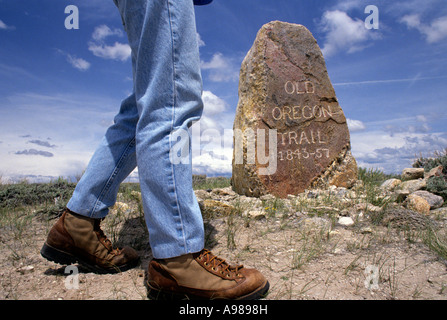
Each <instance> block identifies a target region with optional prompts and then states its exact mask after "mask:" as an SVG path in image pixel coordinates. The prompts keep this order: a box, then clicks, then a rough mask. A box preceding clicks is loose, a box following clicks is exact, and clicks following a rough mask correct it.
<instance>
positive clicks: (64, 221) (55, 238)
mask: <svg viewBox="0 0 447 320" xmlns="http://www.w3.org/2000/svg"><path fill="white" fill-rule="evenodd" d="M100 222H101V220H100V219H93V218H88V217H85V216H81V215H78V214H75V213H73V212H71V211H70V210H65V211H64V213H63V214H62V216H61V217H60V218H59V220H58V221H57V222H56V224H55V225H54V226H53V227H52V228H51V230H50V232H49V234H48V237H47V241H46V242H45V244H44V245H43V247H42V249H41V251H40V253H41V255H42V256H43V257H44V258H46V259H48V260H50V261H53V262H56V263H59V264H63V265H68V264H72V263H76V262H78V263H79V264H80V265H81V266H84V267H86V268H88V269H90V270H91V271H93V272H97V273H117V272H121V271H125V270H127V269H130V268H132V267H134V266H135V265H136V264H137V263H138V261H139V257H138V254H137V252H136V251H135V250H134V249H132V248H129V247H124V248H122V249H118V248H117V249H114V248H113V247H112V243H111V242H110V240H109V239H107V237H106V236H105V235H104V233H103V231H102V230H101V228H100Z"/></svg>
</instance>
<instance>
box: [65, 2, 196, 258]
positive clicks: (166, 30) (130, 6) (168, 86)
mask: <svg viewBox="0 0 447 320" xmlns="http://www.w3.org/2000/svg"><path fill="white" fill-rule="evenodd" d="M114 1H115V4H116V5H117V6H118V8H119V10H120V13H121V16H122V19H123V23H124V28H125V30H126V33H127V36H128V40H129V44H130V47H131V49H132V69H133V78H134V95H133V98H134V101H132V102H134V104H135V105H136V110H137V113H138V119H137V121H136V122H135V132H134V140H133V142H131V141H132V139H127V140H128V142H129V143H128V144H126V143H125V142H124V141H125V140H126V138H124V137H125V136H126V134H127V133H124V132H123V135H122V136H121V137H122V138H123V140H121V141H120V142H119V143H116V144H110V143H109V142H110V141H108V140H107V135H106V139H105V140H104V141H103V143H102V145H101V146H100V148H99V149H98V151H97V152H96V153H95V155H94V156H93V159H92V160H91V164H90V165H89V168H90V169H87V172H86V174H84V176H86V178H85V179H82V180H81V181H80V183H79V184H81V185H80V186H79V185H78V187H77V189H79V190H86V191H85V192H84V193H81V192H78V193H76V192H75V194H74V196H76V198H77V201H74V200H73V201H70V202H72V207H70V206H69V208H70V209H71V210H73V211H75V212H78V211H76V206H75V205H74V203H76V204H77V206H78V207H81V204H80V203H81V202H82V199H84V198H91V199H92V200H90V201H88V203H89V204H86V206H87V207H89V206H91V204H92V203H96V208H99V207H101V206H99V205H98V203H101V204H104V209H103V211H96V212H97V213H96V214H95V213H94V214H92V213H90V216H97V217H99V216H102V215H104V214H105V212H106V208H105V207H106V206H107V205H111V204H113V203H114V201H111V200H115V199H116V192H117V190H118V189H117V186H119V183H120V182H121V181H122V179H124V178H125V175H128V174H129V173H130V172H131V171H132V170H130V169H131V168H133V167H134V165H135V161H136V165H137V166H138V173H139V178H140V186H141V191H142V199H143V207H144V212H145V219H146V224H147V227H148V230H149V240H150V244H151V247H152V252H153V255H154V257H155V258H170V257H175V256H180V255H183V254H186V253H191V252H197V251H200V250H201V249H203V245H204V244H203V242H204V230H203V220H202V216H201V212H200V209H199V206H198V203H197V200H196V198H195V195H194V192H193V189H192V167H191V143H190V142H191V137H190V134H189V131H188V129H189V127H190V126H191V124H192V122H193V121H195V120H198V119H199V118H200V116H201V114H202V109H203V103H202V100H201V93H202V79H201V75H200V60H199V52H198V43H197V34H196V27H195V16H194V8H193V2H192V0H157V1H152V0H114ZM131 100H132V99H131V98H129V99H128V101H129V102H130V101H131ZM120 128H121V126H120ZM179 131H180V132H185V133H186V134H183V135H182V139H180V142H177V140H174V139H171V134H172V133H174V132H179ZM114 136H115V135H114ZM117 136H119V135H117ZM179 144H180V145H181V146H182V147H183V148H182V150H185V148H186V149H187V151H189V153H187V159H186V161H185V159H183V160H182V161H180V163H178V161H171V159H170V156H171V150H172V147H173V146H174V145H175V146H178V145H179ZM133 148H134V149H133ZM108 149H110V150H108ZM118 149H119V150H120V151H118ZM133 151H134V153H132V152H133ZM133 155H135V156H136V160H135V159H134V158H133ZM104 158H108V159H107V161H105V160H104ZM118 158H119V159H126V158H127V159H128V161H127V162H125V161H124V160H123V161H120V160H118ZM101 162H103V163H104V166H102V167H101V166H100V165H99V164H100V163H101ZM112 163H114V164H115V166H113V165H111V164H112ZM112 167H114V168H117V172H116V173H112V174H110V168H112ZM129 170H130V171H129ZM90 171H94V172H92V173H90ZM112 171H113V170H112ZM112 176H113V177H112ZM120 179H121V181H120ZM118 182H119V183H118ZM96 184H97V185H98V187H97V188H92V187H89V186H90V185H96ZM108 185H110V187H107V186H108ZM103 189H107V190H110V194H108V193H107V192H101V191H100V190H103ZM102 194H106V196H105V197H104V196H103V199H102V200H101V201H99V200H98V199H99V198H100V197H101V195H102ZM107 194H108V196H107ZM93 199H96V202H95V201H93ZM89 210H90V212H95V210H97V209H93V208H90V209H89ZM85 211H88V210H85V209H84V211H83V212H85ZM83 212H79V213H81V214H83Z"/></svg>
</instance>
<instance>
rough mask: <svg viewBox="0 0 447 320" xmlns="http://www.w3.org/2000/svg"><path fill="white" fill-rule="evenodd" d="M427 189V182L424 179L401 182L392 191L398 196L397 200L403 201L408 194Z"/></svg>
mask: <svg viewBox="0 0 447 320" xmlns="http://www.w3.org/2000/svg"><path fill="white" fill-rule="evenodd" d="M425 187H427V182H426V181H425V180H424V179H418V180H409V181H405V182H402V183H401V184H400V185H398V186H397V187H396V189H394V192H395V193H396V194H397V195H398V198H400V199H399V200H403V199H405V197H407V196H408V195H409V194H410V193H413V192H415V191H418V190H421V189H422V188H425Z"/></svg>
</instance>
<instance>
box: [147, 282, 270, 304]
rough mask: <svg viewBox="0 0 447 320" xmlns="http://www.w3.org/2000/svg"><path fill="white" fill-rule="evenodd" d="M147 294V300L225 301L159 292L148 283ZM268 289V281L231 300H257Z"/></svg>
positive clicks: (264, 294) (263, 295)
mask: <svg viewBox="0 0 447 320" xmlns="http://www.w3.org/2000/svg"><path fill="white" fill-rule="evenodd" d="M146 285H147V289H148V293H147V296H148V298H149V299H152V300H169V301H172V300H225V299H224V298H214V299H213V298H206V297H202V296H196V295H192V294H187V293H178V292H170V291H164V290H159V289H156V288H154V287H152V286H151V285H150V284H149V283H148V282H146ZM269 288H270V284H269V282H268V281H266V283H265V284H264V285H263V286H261V287H259V288H258V289H256V290H255V291H253V292H250V293H248V294H246V295H244V296H241V297H236V298H234V299H232V300H258V299H261V298H263V297H265V296H266V295H267V292H268V290H269Z"/></svg>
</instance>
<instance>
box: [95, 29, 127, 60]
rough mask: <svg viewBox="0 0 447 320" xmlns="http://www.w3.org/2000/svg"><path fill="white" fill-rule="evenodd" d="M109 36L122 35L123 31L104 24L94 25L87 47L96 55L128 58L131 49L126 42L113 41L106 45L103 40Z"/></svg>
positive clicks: (112, 58)
mask: <svg viewBox="0 0 447 320" xmlns="http://www.w3.org/2000/svg"><path fill="white" fill-rule="evenodd" d="M109 36H119V37H122V36H123V33H122V31H121V30H119V29H114V30H112V29H110V28H109V27H108V26H106V25H101V26H99V27H96V28H95V30H94V31H93V34H92V39H93V40H92V41H90V42H89V45H88V49H89V50H90V51H91V52H92V53H93V54H94V55H95V56H97V57H100V58H104V59H111V60H121V61H126V60H127V59H129V58H130V55H131V49H130V46H129V45H128V44H125V43H120V42H115V43H114V44H113V45H107V44H106V43H105V40H106V38H107V37H109Z"/></svg>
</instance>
